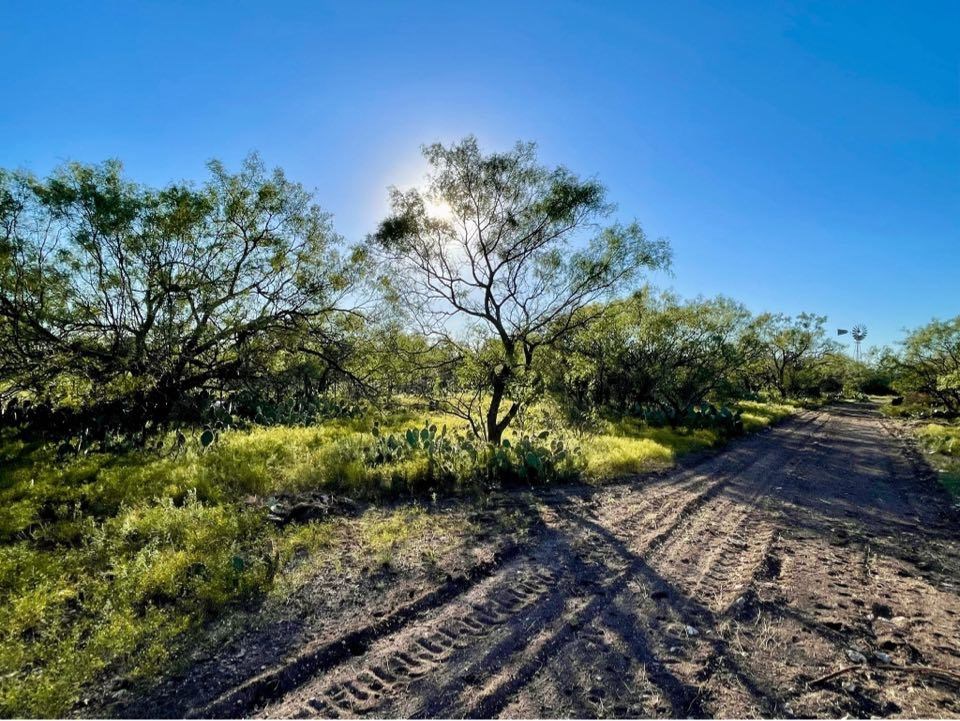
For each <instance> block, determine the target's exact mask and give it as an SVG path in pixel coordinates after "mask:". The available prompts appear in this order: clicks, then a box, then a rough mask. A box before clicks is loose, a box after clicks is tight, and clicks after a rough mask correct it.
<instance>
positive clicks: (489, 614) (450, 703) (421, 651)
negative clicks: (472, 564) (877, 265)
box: [265, 414, 824, 716]
mask: <svg viewBox="0 0 960 721" xmlns="http://www.w3.org/2000/svg"><path fill="white" fill-rule="evenodd" d="M818 418H819V417H818V416H817V415H816V414H809V415H808V416H807V417H805V418H802V419H799V420H796V421H793V422H792V423H791V424H789V426H788V427H785V428H783V429H780V430H779V431H778V432H777V433H778V435H779V436H780V445H781V446H786V445H787V443H789V439H791V438H793V437H794V436H797V435H800V436H803V435H809V434H811V433H815V432H816V430H817V428H818V426H819V424H817V423H815V421H817V420H818ZM822 422H824V421H821V422H820V423H821V424H822ZM811 425H812V426H813V429H812V430H811V429H810V428H809V427H810V426H811ZM750 440H753V439H750ZM750 440H748V441H745V442H743V443H742V444H740V445H738V446H737V447H736V448H735V449H731V451H730V452H729V454H728V455H724V456H719V457H717V459H713V460H712V462H708V463H707V464H705V466H707V467H706V468H704V469H702V470H701V469H699V468H698V469H694V470H692V471H687V472H685V473H684V474H681V477H680V478H679V479H678V482H677V484H676V485H674V486H670V487H665V486H660V487H658V488H655V489H646V492H645V490H644V489H631V490H630V491H628V492H626V493H625V494H624V495H626V496H629V497H630V498H629V499H628V500H629V501H632V503H629V502H628V503H624V502H623V501H624V499H623V498H621V499H619V500H618V501H616V502H615V503H607V504H605V505H601V506H600V507H599V508H595V507H593V506H591V505H590V504H587V508H586V509H584V508H577V507H576V506H577V505H578V504H569V506H572V507H568V506H565V505H564V504H563V503H557V502H555V501H554V502H553V503H548V504H547V508H546V510H545V511H544V512H543V514H542V515H543V517H544V523H545V525H546V526H547V527H548V529H549V532H548V533H546V534H544V538H543V540H542V541H541V543H540V547H539V548H538V549H537V551H536V552H535V553H532V554H529V555H528V556H524V557H521V558H520V559H518V560H517V561H516V562H514V563H511V564H507V565H506V566H505V567H504V568H502V569H501V570H499V571H498V572H496V573H495V574H494V576H493V577H491V578H490V579H488V580H486V581H484V582H483V583H481V584H479V585H477V586H476V587H475V588H473V589H471V590H470V591H468V592H466V597H465V598H462V599H457V600H456V601H451V602H448V603H447V604H446V605H445V606H443V607H438V608H437V609H434V610H432V611H431V612H430V613H429V614H427V615H428V616H429V617H428V618H426V619H424V620H422V621H420V620H418V621H417V622H416V623H413V624H410V625H411V626H412V628H406V627H404V628H401V629H398V630H395V631H393V632H392V633H391V634H390V635H387V636H384V637H382V638H380V639H378V640H376V641H374V642H373V643H372V644H371V646H370V650H369V651H368V652H367V653H366V654H365V655H364V658H363V663H347V664H343V666H342V667H341V668H339V669H337V668H329V669H327V672H326V673H322V674H320V678H318V680H317V681H316V682H309V683H307V684H306V685H305V686H304V687H303V688H301V689H299V690H297V691H294V692H292V693H289V692H288V693H287V695H286V697H285V698H284V699H283V700H282V701H281V702H280V703H279V704H275V705H271V706H268V707H267V708H266V709H265V713H266V714H267V715H296V716H315V715H324V716H336V715H347V716H355V715H364V714H370V713H374V712H375V713H376V714H377V715H383V713H384V712H388V713H395V714H397V715H426V716H432V715H437V714H444V713H462V712H463V710H464V709H465V708H470V709H471V714H470V715H479V716H485V715H492V714H493V713H494V712H495V711H498V710H500V709H502V707H503V706H504V705H505V704H506V702H508V701H509V698H510V696H511V695H512V693H513V692H515V691H516V690H517V689H519V688H520V687H522V686H523V684H524V683H526V682H527V681H529V680H530V676H531V671H535V670H537V669H539V667H540V666H542V665H543V661H544V660H545V659H548V658H549V657H550V656H552V655H554V654H556V653H557V652H558V651H559V650H560V649H562V647H563V646H564V645H566V644H568V643H570V641H571V640H573V638H574V636H575V635H576V634H575V632H576V631H577V630H578V629H580V628H582V627H584V626H585V624H586V623H587V621H588V620H589V619H590V618H593V617H595V616H597V615H598V614H599V613H600V612H601V611H603V610H604V609H605V607H607V606H609V605H610V604H611V600H610V599H611V598H615V597H616V596H617V595H618V594H620V593H621V592H622V591H623V590H624V589H625V588H626V587H627V585H628V584H629V583H630V582H632V581H636V579H637V578H638V572H639V571H640V570H642V569H639V568H637V564H638V554H643V553H647V554H650V553H653V552H655V551H658V550H659V551H660V555H662V556H664V558H665V559H667V561H669V559H670V558H671V556H670V553H671V552H673V553H678V552H680V551H679V550H678V549H682V548H684V547H685V546H684V544H686V545H687V546H689V545H690V544H691V543H699V542H700V541H701V540H702V533H703V529H704V528H706V527H711V523H713V524H714V525H716V522H715V519H717V518H718V517H719V518H722V519H724V520H723V522H722V524H721V527H720V528H719V530H718V531H716V532H717V533H718V534H719V535H721V536H723V537H724V538H725V539H726V540H725V541H724V542H723V543H721V544H720V545H719V546H718V547H717V550H716V551H715V552H713V553H711V554H710V557H709V559H708V562H707V563H706V564H705V565H702V567H701V572H700V573H699V576H698V578H697V579H696V583H697V584H699V585H700V586H703V585H705V584H709V583H713V582H714V581H713V580H711V579H716V578H720V577H722V576H723V570H722V569H723V568H732V567H733V566H735V565H736V566H737V568H738V569H739V565H744V564H734V563H733V562H732V561H731V560H730V554H731V553H732V552H733V551H734V550H736V549H737V548H739V547H740V544H741V543H742V539H744V538H745V530H744V529H745V527H746V525H747V524H748V521H749V518H750V516H751V514H752V513H754V512H755V508H753V507H752V506H751V504H752V503H754V502H755V500H756V497H757V496H758V495H759V494H760V493H761V492H762V490H763V487H762V485H760V486H757V487H754V488H751V489H748V491H749V494H750V495H749V497H748V498H747V499H746V502H745V501H744V500H743V499H735V500H733V499H731V498H728V497H726V496H724V495H723V494H722V491H723V490H724V489H725V487H726V486H727V485H729V484H730V483H731V482H732V481H734V480H735V479H736V478H737V477H738V475H741V474H743V473H744V472H745V471H747V470H750V471H751V473H750V474H749V475H750V477H751V478H756V477H758V476H760V477H762V476H765V475H767V474H769V473H770V472H771V471H772V470H773V469H774V468H776V467H777V466H780V465H783V463H784V462H785V461H784V458H783V456H784V454H786V455H787V456H790V455H792V454H795V453H797V452H798V451H799V449H800V447H801V445H802V444H798V443H794V444H793V447H792V448H786V447H784V448H781V449H779V450H778V451H777V452H775V453H772V454H768V455H763V454H758V453H756V449H754V448H750V445H751V442H750ZM561 501H562V499H561ZM580 505H583V504H580ZM711 519H714V520H713V521H712V520H711ZM625 540H627V541H629V545H624V541H625ZM748 545H750V544H749V542H748ZM763 546H764V543H761V544H760V546H759V548H761V549H762V548H763ZM762 555H763V552H762V550H760V551H756V550H755V552H754V553H753V554H752V555H751V558H752V557H755V558H756V563H759V561H760V558H762ZM665 562H666V561H665ZM715 566H716V568H714V567H715ZM750 566H751V563H749V562H747V563H746V564H745V565H744V569H746V570H745V571H740V570H737V573H745V572H746V571H748V570H750ZM544 569H549V570H548V571H544ZM513 574H517V576H516V579H513V578H512V576H513ZM533 628H539V629H541V631H540V632H539V633H530V634H528V635H524V634H518V633H516V631H517V630H521V629H533ZM635 645H636V644H635ZM484 647H486V648H488V649H489V650H488V651H487V653H486V655H485V656H483V657H482V658H480V659H479V660H477V661H472V660H471V657H476V656H478V655H479V654H478V651H479V650H480V649H483V648H484ZM655 651H656V650H655V649H646V650H645V649H642V648H634V652H635V655H639V656H640V657H641V658H643V657H646V658H647V660H651V659H652V658H653V657H654V654H655ZM444 667H446V668H444ZM443 676H447V677H449V678H447V679H446V681H447V683H446V684H443V683H437V682H436V680H434V681H433V682H432V683H430V684H427V683H426V679H436V678H437V677H443ZM484 680H486V682H485V683H481V682H482V681H484ZM651 681H652V683H653V684H654V685H656V686H657V687H660V688H662V689H663V690H664V694H665V696H666V697H668V698H670V699H671V700H672V701H673V703H674V711H682V710H684V709H682V708H680V706H683V705H684V704H686V706H685V710H688V711H697V712H699V711H702V709H699V708H698V707H696V704H695V701H694V700H695V694H694V693H693V692H691V691H690V689H688V688H687V687H686V686H685V684H684V683H683V682H682V681H680V680H678V679H676V678H674V677H673V676H671V675H670V674H668V673H660V672H655V673H654V674H653V675H652V678H651ZM428 685H429V686H430V693H429V694H428V693H426V690H427V689H426V688H422V689H420V692H419V693H413V694H411V691H413V690H414V689H415V687H426V686H428ZM477 686H479V690H477V689H476V688H475V687H477ZM398 697H399V698H398ZM423 698H430V699H431V700H430V701H429V702H426V703H418V700H419V699H423ZM677 699H680V700H679V703H678V702H677ZM471 704H472V705H471ZM695 715H702V713H696V714H695Z"/></svg>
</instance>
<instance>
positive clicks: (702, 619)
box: [114, 405, 960, 718]
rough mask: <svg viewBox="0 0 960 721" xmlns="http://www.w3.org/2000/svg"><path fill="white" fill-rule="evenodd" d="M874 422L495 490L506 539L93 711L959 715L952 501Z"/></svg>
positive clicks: (862, 413)
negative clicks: (144, 699)
mask: <svg viewBox="0 0 960 721" xmlns="http://www.w3.org/2000/svg"><path fill="white" fill-rule="evenodd" d="M891 430H892V427H889V426H888V422H887V421H883V420H881V418H880V416H879V414H877V413H876V411H875V410H874V409H872V408H870V407H869V406H866V405H862V406H854V405H844V406H837V407H834V408H830V409H824V410H822V411H816V412H807V413H804V414H802V415H800V416H797V417H795V418H793V419H791V420H789V421H787V422H785V423H783V424H781V425H779V426H778V427H776V428H774V429H772V430H769V431H767V432H764V433H761V434H758V435H756V436H753V437H750V438H746V439H743V440H741V441H738V442H737V443H735V444H732V445H731V446H730V447H729V448H728V449H727V450H725V451H724V452H722V453H720V454H718V455H715V456H712V457H708V458H704V459H701V460H700V461H699V462H697V463H696V464H695V465H692V467H687V468H682V469H678V470H677V471H675V472H672V473H668V474H663V475H661V476H659V477H650V478H646V479H639V480H634V481H632V482H629V483H621V484H617V485H615V486H608V487H604V488H600V489H591V488H588V487H581V486H571V487H564V488H555V489H548V490H544V491H542V492H538V493H536V494H532V495H531V494H513V495H507V496H504V497H503V499H502V500H501V501H500V503H501V504H510V505H512V506H516V507H518V508H520V510H521V511H522V512H523V514H524V515H525V517H526V518H528V519H530V521H531V522H530V528H531V529H532V531H531V533H529V534H528V535H527V537H526V538H525V539H524V540H523V541H522V542H517V543H514V542H513V541H512V540H511V539H502V538H499V539H495V542H494V541H491V545H490V547H489V548H488V549H487V551H486V552H484V553H479V554H477V560H476V561H475V562H473V563H472V564H470V563H468V564H465V565H461V566H458V567H457V568H456V569H452V570H451V573H450V574H449V575H448V576H447V577H446V578H445V580H442V581H438V582H437V583H435V584H434V585H433V586H432V587H431V586H429V585H428V586H426V587H424V586H422V583H423V581H422V579H421V581H420V583H421V586H419V587H418V588H420V589H421V592H419V594H417V595H416V597H415V598H412V597H411V596H413V595H414V593H413V591H410V592H409V593H408V592H407V591H406V590H405V589H406V587H405V586H404V585H403V582H402V581H399V580H398V581H397V582H396V583H395V584H392V585H391V586H390V588H386V589H385V590H384V591H383V594H382V595H381V596H380V597H379V598H377V599H370V598H365V599H358V600H357V601H356V603H355V604H354V606H353V608H352V609H349V610H348V609H344V608H342V607H339V608H340V610H338V611H337V615H336V616H335V617H327V618H325V619H320V620H318V621H317V623H320V624H321V625H324V626H325V631H324V632H323V633H319V632H318V633H316V634H314V635H315V636H316V640H313V641H310V642H303V643H302V644H300V645H298V646H297V647H296V648H293V649H287V651H288V653H287V654H286V656H284V657H283V658H280V659H278V660H276V661H274V662H270V663H258V664H257V665H256V670H255V672H254V671H253V670H252V669H250V670H247V671H245V672H243V673H239V672H236V671H234V672H233V673H232V674H228V675H226V676H224V675H223V674H222V673H221V674H220V675H219V676H218V677H217V679H216V680H209V679H208V677H206V676H204V675H203V673H200V674H199V675H194V676H193V679H194V681H193V682H192V683H187V682H184V683H183V685H181V686H179V687H177V686H176V684H174V687H173V688H172V690H171V687H169V686H168V688H167V695H166V696H164V697H163V698H162V699H161V698H160V697H156V698H154V699H153V700H152V702H151V703H150V704H148V705H147V706H146V707H144V706H143V705H141V706H140V707H139V708H136V707H129V706H128V707H126V708H117V709H114V712H116V713H126V714H133V713H135V712H136V715H144V714H146V715H191V716H230V717H236V716H244V715H259V716H263V717H295V718H303V717H315V716H321V717H359V716H370V717H424V716H426V717H437V716H440V717H463V716H466V717H543V716H546V717H597V716H604V717H624V716H628V717H667V716H670V717H690V716H692V717H714V716H719V717H755V716H786V717H790V716H799V717H812V716H817V717H822V716H827V717H839V716H844V715H853V716H902V717H917V716H921V717H943V716H960V523H958V514H957V512H956V510H955V509H952V508H951V506H950V501H949V499H948V498H947V497H946V496H945V495H944V493H943V492H942V491H941V489H940V488H939V487H938V486H937V485H936V483H935V480H934V479H933V478H932V476H931V473H930V472H929V470H928V469H927V468H926V467H925V466H924V464H923V463H922V461H921V460H920V459H919V456H918V455H917V454H916V452H915V451H914V450H912V449H911V448H910V447H909V446H907V445H906V444H905V443H904V441H902V440H901V439H899V438H897V437H896V436H895V435H894V434H893V433H892V432H891ZM688 465H689V464H688ZM401 591H402V593H401ZM375 602H376V603H380V607H379V610H378V611H376V613H373V612H368V611H365V610H364V609H365V608H366V607H367V605H370V604H374V603H375ZM252 655H253V657H254V658H256V659H257V661H258V662H259V661H262V657H258V656H257V654H256V653H254V654H252ZM225 663H227V662H225V661H224V659H222V658H221V659H214V664H213V665H214V666H216V667H217V668H221V669H222V667H223V666H224V664H225ZM844 669H846V670H844ZM840 670H844V671H843V673H841V674H839V675H837V676H835V677H833V678H829V679H823V677H824V676H826V675H827V674H830V673H831V672H834V671H840ZM197 679H200V681H199V682H198V681H197ZM821 679H822V680H821ZM206 680H209V683H207V682H206Z"/></svg>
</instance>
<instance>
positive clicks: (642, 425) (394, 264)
mask: <svg viewBox="0 0 960 721" xmlns="http://www.w3.org/2000/svg"><path fill="white" fill-rule="evenodd" d="M425 155H426V158H427V160H428V161H429V163H430V165H431V168H432V172H431V175H430V176H429V178H428V180H427V182H426V183H425V185H424V186H423V187H422V188H421V189H418V190H411V191H399V190H395V191H393V192H392V194H391V198H390V199H391V213H390V215H389V216H388V217H387V218H385V219H384V220H383V222H382V223H381V224H380V225H379V226H378V228H377V229H376V230H375V232H373V233H372V234H371V235H370V236H369V237H368V238H367V239H365V240H364V241H363V242H360V243H357V244H354V245H348V244H347V243H346V242H345V241H344V240H343V239H342V238H340V237H339V236H338V235H337V234H336V232H335V231H334V229H333V226H332V221H331V219H330V217H329V216H328V215H326V214H325V213H324V212H323V211H322V210H321V209H320V208H319V207H318V206H317V205H316V204H315V203H314V200H313V198H312V197H311V195H310V194H309V193H308V192H307V191H305V190H304V189H303V188H302V187H301V186H300V185H299V184H297V183H294V182H292V181H290V180H288V179H287V178H286V177H285V176H284V174H283V173H282V172H280V171H274V172H269V171H268V170H267V169H266V168H265V167H264V166H263V164H262V163H261V162H260V161H259V159H257V158H255V157H253V158H251V159H249V160H248V161H247V162H246V163H245V164H244V165H243V167H242V168H241V169H240V170H239V171H238V172H236V173H231V172H229V171H228V170H227V169H225V168H224V167H223V166H222V165H220V164H218V163H212V164H211V165H210V175H209V178H208V180H207V182H205V183H204V184H203V185H200V186H195V185H191V184H173V185H170V186H168V187H165V188H162V189H153V188H147V187H144V186H141V185H138V184H136V183H133V182H131V181H130V180H128V179H127V178H126V177H125V176H124V175H123V173H122V169H121V168H120V166H119V164H117V163H106V164H104V165H100V166H86V165H79V164H74V165H69V166H66V167H64V168H62V169H60V170H59V171H57V172H56V173H54V174H53V175H52V176H51V177H49V178H45V179H40V178H36V177H34V176H32V175H29V174H27V173H20V172H5V171H4V172H0V715H4V716H11V715H17V716H19V715H48V716H57V715H62V714H64V713H68V712H69V711H70V710H71V709H73V708H75V707H76V704H77V703H78V702H80V701H81V700H82V699H83V698H84V696H85V695H88V694H90V693H92V689H94V688H96V686H97V684H98V683H101V682H102V680H103V679H105V678H118V677H122V678H125V679H128V680H129V681H130V682H144V683H148V682H149V681H150V679H152V678H155V677H157V676H159V675H160V674H161V673H162V672H163V671H164V669H166V668H167V667H168V666H169V664H170V663H171V660H172V658H173V657H174V656H176V655H177V653H178V650H179V649H182V648H183V647H185V646H186V645H188V644H189V643H190V642H191V639H192V638H193V634H195V633H196V631H197V630H198V629H200V628H201V627H203V625H204V624H205V623H206V622H208V621H209V620H210V619H212V618H214V617H216V616H219V615H221V614H223V613H224V612H225V611H228V610H229V609H231V608H238V607H240V606H242V605H243V604H244V603H245V602H247V601H249V600H251V599H255V598H261V597H263V596H264V595H265V594H269V593H272V592H274V593H275V592H277V589H282V588H285V587H287V585H289V583H290V582H291V580H290V579H291V577H292V575H291V574H296V572H297V568H298V561H299V560H302V559H303V558H304V557H309V556H310V554H314V553H319V552H321V551H329V552H330V553H336V552H337V548H338V544H342V543H343V539H344V537H345V534H347V533H348V531H347V530H346V529H349V536H350V538H353V539H355V540H356V542H357V543H360V544H361V545H362V547H363V549H364V552H365V553H368V554H369V557H370V558H373V559H375V561H376V563H378V564H385V563H386V564H388V563H390V558H391V554H392V553H393V552H394V551H395V550H396V549H397V548H398V547H400V546H402V545H403V544H405V543H413V542H415V541H416V539H417V538H418V537H424V536H427V535H430V534H435V533H438V532H439V529H438V526H437V523H438V521H437V519H436V518H435V517H434V516H432V515H431V514H430V513H428V512H426V511H425V510H424V509H425V508H428V507H430V506H431V504H435V503H437V501H438V499H442V498H449V497H451V496H461V497H464V498H476V499H482V498H483V497H484V496H485V495H486V494H488V493H490V492H491V491H493V490H496V489H504V488H511V487H521V488H524V487H531V486H537V485H543V484H555V483H560V482H572V481H583V482H588V483H603V482H604V481H607V480H610V479H614V478H620V477H623V476H625V475H631V474H641V473H644V472H646V471H651V470H655V469H659V468H664V467H668V466H670V465H671V464H673V463H674V462H675V461H676V459H677V458H678V457H680V456H682V455H683V454H687V453H692V452H698V451H704V450H707V449H711V448H716V447H719V446H722V445H723V444H724V443H726V442H728V441H729V440H731V439H734V438H736V437H738V436H741V435H743V434H744V433H749V432H753V431H757V430H760V429H762V428H764V427H766V426H768V425H770V424H772V423H775V422H777V421H779V420H781V419H782V418H784V417H786V416H788V415H789V414H791V413H792V412H794V411H795V410H796V409H797V408H798V407H799V406H801V405H804V404H807V403H817V402H821V401H823V400H825V399H830V398H836V397H841V396H845V397H852V398H861V397H865V394H868V393H869V394H886V395H888V396H890V397H891V398H894V399H898V400H895V401H893V402H892V403H891V404H890V405H889V408H890V409H891V412H899V413H914V414H926V416H927V417H928V418H929V417H936V418H938V419H940V420H941V421H942V423H941V424H940V425H934V426H928V427H927V428H926V430H923V431H921V437H922V438H923V439H924V441H923V442H924V443H926V444H928V447H929V448H931V449H933V450H934V452H935V454H936V455H937V457H941V456H942V457H944V458H950V459H955V458H956V456H957V454H958V452H960V441H958V440H957V434H956V431H957V428H956V426H953V425H947V423H949V420H948V419H949V418H950V417H955V416H956V415H957V413H958V411H960V395H958V393H960V390H958V389H960V382H958V377H960V376H958V373H960V368H958V367H957V365H956V363H955V362H953V365H950V363H951V362H952V361H950V360H949V359H950V358H951V357H952V358H953V359H954V361H955V359H956V358H957V356H958V355H960V353H958V352H957V340H956V337H957V335H958V334H960V333H958V330H957V329H958V328H960V319H956V320H954V321H951V322H950V323H939V324H938V323H934V324H932V325H931V326H929V327H927V328H924V329H920V330H918V331H916V332H915V333H914V334H912V335H911V336H909V337H908V339H907V341H906V344H905V348H904V350H903V351H902V352H899V353H893V352H889V353H885V354H878V355H875V356H871V357H869V358H868V360H867V361H866V362H863V363H858V362H855V361H853V360H851V359H850V358H849V357H848V356H847V355H846V354H845V353H844V352H843V351H842V349H841V348H840V347H839V346H838V345H837V344H836V343H835V342H833V341H832V340H831V339H830V338H829V337H828V333H827V327H826V322H827V319H826V318H825V317H823V316H819V315H816V314H813V313H803V314H800V315H797V316H793V317H788V316H785V315H782V314H776V313H760V314H754V313H752V312H751V311H749V310H748V309H747V308H745V307H744V306H743V305H742V304H740V303H738V302H736V301H735V300H732V299H729V298H725V297H717V298H697V299H693V300H685V299H681V298H678V297H676V296H674V295H672V294H669V293H662V292H658V291H657V290H655V289H654V288H652V287H650V286H649V285H648V283H647V276H648V274H649V273H651V272H654V271H657V270H663V269H666V268H668V267H669V264H670V248H669V244H668V243H667V241H665V240H662V239H657V240H654V239H650V238H648V237H647V236H646V234H645V233H644V231H643V229H642V228H641V226H640V225H639V223H637V222H636V221H633V220H630V221H618V220H616V219H615V218H614V215H613V214H614V207H613V206H612V205H611V204H610V202H609V201H608V200H607V196H606V191H605V189H604V188H603V187H602V186H601V185H600V184H599V183H597V182H596V181H594V180H584V179H581V178H579V177H578V176H576V175H574V174H573V173H571V172H570V171H568V170H566V169H564V168H546V167H543V166H541V165H539V164H538V162H537V160H536V154H535V148H534V146H532V145H529V144H519V145H517V146H516V147H515V148H513V149H511V150H509V151H507V152H503V153H493V154H485V153H483V152H481V150H480V148H479V147H478V145H477V143H476V141H475V140H474V139H472V138H468V139H466V140H464V141H463V142H461V143H458V144H454V145H451V146H441V145H433V146H429V147H427V148H425ZM951 343H952V344H953V345H951ZM945 349H946V350H945ZM950 349H952V350H950ZM951 354H952V355H951ZM897 394H902V395H897ZM903 399H906V400H905V401H904V400H903ZM893 409H896V411H894V410H893ZM950 462H951V463H955V461H952V460H951V461H950ZM951 468H955V466H951ZM950 473H953V471H950V472H949V473H947V474H945V478H947V479H948V480H947V481H945V482H946V483H948V485H949V484H950V483H954V488H955V487H956V485H955V482H954V481H949V479H950V478H955V476H952V475H950ZM461 530H462V529H461Z"/></svg>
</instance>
